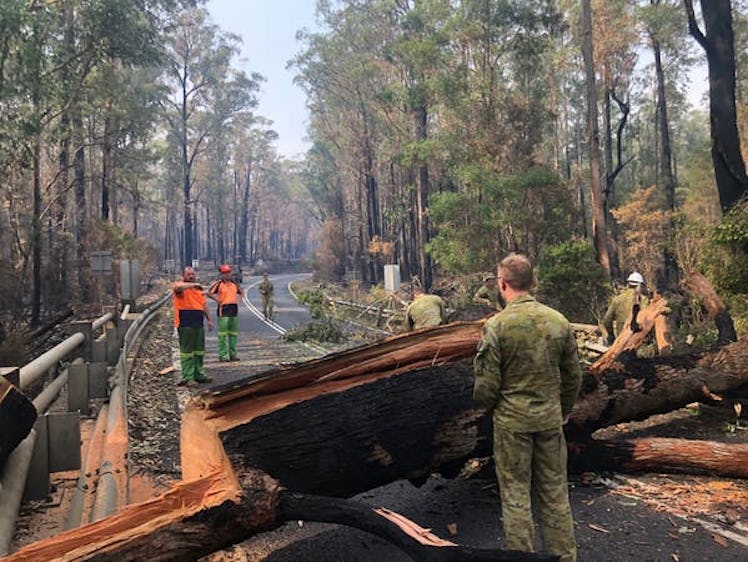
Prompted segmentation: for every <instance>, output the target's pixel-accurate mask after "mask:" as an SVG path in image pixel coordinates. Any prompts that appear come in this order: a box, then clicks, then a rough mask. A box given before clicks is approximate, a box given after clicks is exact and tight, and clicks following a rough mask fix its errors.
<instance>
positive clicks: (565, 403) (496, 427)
mask: <svg viewBox="0 0 748 562" xmlns="http://www.w3.org/2000/svg"><path fill="white" fill-rule="evenodd" d="M497 279H498V283H499V291H501V295H502V297H503V298H504V300H505V302H506V307H505V308H504V310H503V311H501V312H498V313H497V314H495V315H494V316H493V317H491V318H490V319H489V320H488V321H487V322H486V324H485V326H484V328H483V334H482V337H481V341H480V343H479V344H478V349H477V354H476V357H475V360H474V369H475V386H474V388H473V397H474V398H475V400H477V401H478V402H479V403H481V404H482V405H483V406H485V407H486V408H487V409H488V411H489V412H491V414H492V417H493V436H494V437H493V438H494V446H493V454H494V462H495V465H496V476H497V478H498V481H499V491H500V493H501V513H502V520H503V525H504V535H505V540H506V548H508V549H513V550H520V551H524V552H533V551H534V548H535V537H534V529H535V526H534V525H533V521H532V508H531V497H532V492H534V493H535V497H536V499H537V514H538V519H539V524H540V525H539V526H540V534H541V538H542V540H543V547H544V549H545V551H547V552H550V553H552V554H556V555H558V556H560V557H561V558H560V559H561V560H562V561H563V562H573V561H575V560H576V544H575V541H574V528H573V521H572V515H571V507H570V505H569V490H568V484H567V474H566V458H567V450H566V440H565V438H564V431H563V425H564V424H565V423H566V421H567V420H568V417H569V414H570V413H571V409H572V406H573V405H574V400H575V399H576V397H577V393H578V392H579V386H580V382H581V376H582V375H581V369H580V366H579V358H578V356H577V344H576V340H575V339H574V334H573V332H572V330H571V327H570V325H569V321H568V320H567V319H566V318H564V316H563V315H562V314H561V313H559V312H557V311H556V310H554V309H552V308H549V307H547V306H545V305H542V304H540V303H539V302H537V301H536V300H535V299H534V298H533V297H532V296H531V295H530V289H531V287H532V283H533V268H532V264H531V263H530V260H529V259H528V258H527V257H525V256H523V255H519V254H511V255H509V256H507V257H506V258H504V259H503V260H502V261H501V263H499V266H498V278H497Z"/></svg>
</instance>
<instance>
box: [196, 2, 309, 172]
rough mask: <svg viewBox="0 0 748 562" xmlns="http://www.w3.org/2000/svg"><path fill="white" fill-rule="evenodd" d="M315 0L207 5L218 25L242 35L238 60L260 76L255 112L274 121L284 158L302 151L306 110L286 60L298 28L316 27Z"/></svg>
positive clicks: (295, 48) (291, 53)
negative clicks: (240, 52)
mask: <svg viewBox="0 0 748 562" xmlns="http://www.w3.org/2000/svg"><path fill="white" fill-rule="evenodd" d="M315 5H316V1H315V0H209V1H208V3H207V8H208V11H209V12H210V14H211V17H212V19H213V22H214V23H215V24H216V25H218V26H219V27H220V28H221V29H223V30H225V31H229V32H231V33H236V34H237V35H239V36H240V37H241V38H242V41H243V44H242V46H241V51H242V54H241V62H240V64H239V66H240V67H241V68H242V69H243V70H245V71H247V72H259V73H260V74H262V75H263V76H264V77H265V79H266V80H265V82H263V84H262V86H261V91H260V95H259V102H260V103H259V107H258V109H257V113H258V114H259V115H262V116H263V117H267V118H268V119H270V120H272V121H273V129H274V130H275V131H276V132H277V133H278V135H279V138H278V142H277V147H278V152H279V153H280V154H282V155H283V156H285V157H287V158H293V157H295V156H303V155H304V153H305V152H306V150H307V148H309V143H308V142H307V141H305V139H304V137H305V136H306V126H307V122H308V113H307V110H306V95H305V94H304V92H303V91H302V90H301V88H299V87H298V86H296V85H295V84H294V83H293V76H294V73H295V70H294V69H289V70H286V63H287V62H288V60H289V59H291V58H293V57H294V55H296V54H297V53H298V52H299V51H301V45H300V44H299V43H297V41H296V32H297V31H298V30H299V29H302V28H307V29H309V30H314V29H315V28H316V26H315V21H314V10H315Z"/></svg>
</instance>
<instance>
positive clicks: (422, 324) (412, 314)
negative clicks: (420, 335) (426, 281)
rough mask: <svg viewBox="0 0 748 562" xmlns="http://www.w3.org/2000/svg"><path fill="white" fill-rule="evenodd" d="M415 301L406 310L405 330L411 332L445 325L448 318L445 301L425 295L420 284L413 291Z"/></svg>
mask: <svg viewBox="0 0 748 562" xmlns="http://www.w3.org/2000/svg"><path fill="white" fill-rule="evenodd" d="M411 291H412V294H413V300H412V301H411V303H410V304H409V305H408V308H406V309H405V330H406V331H408V332H411V331H413V330H420V329H421V328H431V327H433V326H438V325H439V324H441V323H443V322H444V320H445V319H446V317H447V313H446V308H445V307H444V301H443V300H442V299H441V297H439V296H437V295H428V294H426V293H424V291H423V288H422V287H421V285H420V284H418V283H415V284H413V287H412V289H411Z"/></svg>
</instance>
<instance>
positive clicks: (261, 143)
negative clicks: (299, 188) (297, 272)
mask: <svg viewBox="0 0 748 562" xmlns="http://www.w3.org/2000/svg"><path fill="white" fill-rule="evenodd" d="M270 125H271V122H269V121H267V120H264V119H261V118H255V119H253V120H252V121H249V122H246V123H245V124H244V126H242V127H239V128H238V130H237V132H236V136H235V139H234V145H233V156H232V175H233V192H234V200H235V201H237V203H236V205H235V208H236V209H237V211H238V212H237V213H235V214H234V217H235V227H234V241H233V246H234V248H235V249H236V252H235V255H236V257H237V258H238V262H239V264H241V265H244V264H246V263H248V258H249V257H250V256H249V254H248V252H247V241H248V237H249V235H250V229H249V228H250V218H251V216H252V214H256V209H253V208H252V206H251V203H252V201H251V199H250V196H251V195H253V193H254V191H255V189H254V187H255V183H256V181H257V179H258V176H259V175H260V174H261V171H262V167H263V166H264V165H266V162H267V161H268V160H270V159H272V158H273V157H274V153H273V148H272V143H273V142H275V141H276V140H277V139H278V133H276V132H275V131H274V130H273V129H271V128H270Z"/></svg>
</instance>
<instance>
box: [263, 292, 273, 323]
mask: <svg viewBox="0 0 748 562" xmlns="http://www.w3.org/2000/svg"><path fill="white" fill-rule="evenodd" d="M262 315H263V316H264V317H265V320H272V319H273V297H266V296H264V295H263V297H262Z"/></svg>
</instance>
